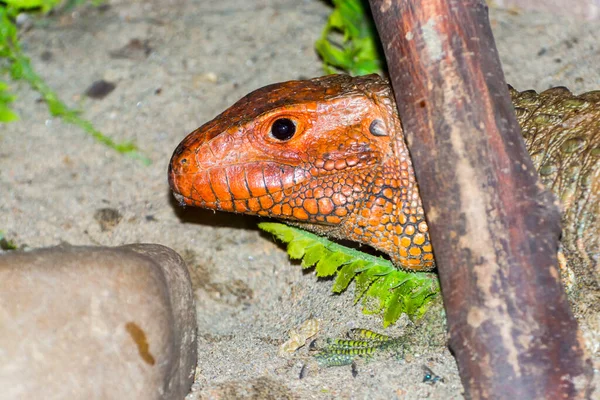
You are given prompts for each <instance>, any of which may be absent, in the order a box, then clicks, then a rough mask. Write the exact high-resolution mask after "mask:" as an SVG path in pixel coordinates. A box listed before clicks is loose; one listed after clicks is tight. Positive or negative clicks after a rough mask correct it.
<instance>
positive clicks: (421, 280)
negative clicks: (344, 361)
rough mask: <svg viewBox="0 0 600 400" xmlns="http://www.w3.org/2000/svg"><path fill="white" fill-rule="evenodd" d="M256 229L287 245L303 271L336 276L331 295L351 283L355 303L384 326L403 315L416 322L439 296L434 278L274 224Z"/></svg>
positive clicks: (437, 285) (267, 223)
mask: <svg viewBox="0 0 600 400" xmlns="http://www.w3.org/2000/svg"><path fill="white" fill-rule="evenodd" d="M258 226H259V227H260V228H261V229H262V230H264V231H266V232H269V233H271V234H273V235H274V236H275V237H276V238H277V239H279V240H280V241H282V242H284V243H287V245H288V254H289V255H290V257H291V258H294V259H300V258H303V259H302V267H303V268H307V267H310V266H312V265H315V264H316V268H315V272H316V275H317V276H318V277H324V276H333V275H336V279H335V281H334V284H333V287H332V291H333V292H334V293H340V292H342V291H344V290H345V289H346V288H347V287H348V286H349V285H350V283H351V282H352V280H354V282H355V284H356V288H355V302H358V301H360V300H362V303H363V312H365V313H382V314H383V323H384V326H388V325H390V324H393V323H395V322H396V321H397V320H398V318H399V317H400V315H401V314H402V313H403V312H404V313H406V314H408V316H409V317H410V318H411V319H417V318H420V317H421V316H423V314H424V313H425V311H426V310H427V308H428V306H429V304H430V303H431V301H432V300H433V299H434V298H435V297H436V296H437V294H438V292H439V284H438V281H437V277H436V276H435V275H433V274H431V273H415V272H407V271H402V270H398V269H396V268H395V267H394V266H393V265H392V263H391V262H390V261H388V260H385V259H383V258H380V257H375V256H372V255H370V254H365V253H362V252H360V251H358V250H355V249H351V248H348V247H345V246H342V245H340V244H338V243H334V242H331V241H330V240H328V239H326V238H324V237H321V236H318V235H315V234H313V233H310V232H306V231H303V230H302V229H299V228H294V227H291V226H287V225H284V224H280V223H275V222H262V223H260V224H259V225H258Z"/></svg>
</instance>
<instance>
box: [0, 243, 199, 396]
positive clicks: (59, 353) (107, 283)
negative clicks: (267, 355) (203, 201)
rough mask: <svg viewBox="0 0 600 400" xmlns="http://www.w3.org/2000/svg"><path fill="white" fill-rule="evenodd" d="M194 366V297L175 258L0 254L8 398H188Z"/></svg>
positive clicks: (134, 251) (74, 251)
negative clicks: (41, 394) (41, 396)
mask: <svg viewBox="0 0 600 400" xmlns="http://www.w3.org/2000/svg"><path fill="white" fill-rule="evenodd" d="M195 365H196V319H195V308H194V301H193V292H192V287H191V281H190V277H189V274H188V271H187V269H186V266H185V263H184V262H183V260H182V259H181V257H180V256H179V255H178V254H177V253H176V252H175V251H173V250H171V249H169V248H167V247H164V246H161V245H156V244H132V245H127V246H121V247H114V248H110V247H75V246H65V245H62V246H58V247H52V248H47V249H37V250H33V251H8V252H4V253H1V252H0V388H2V394H1V396H0V397H1V398H2V399H26V398H37V397H38V396H39V393H40V389H41V390H42V391H43V393H44V398H45V399H83V398H94V399H126V398H127V399H175V398H184V397H185V395H186V394H187V393H188V392H189V390H190V387H191V385H192V382H193V377H194V370H195Z"/></svg>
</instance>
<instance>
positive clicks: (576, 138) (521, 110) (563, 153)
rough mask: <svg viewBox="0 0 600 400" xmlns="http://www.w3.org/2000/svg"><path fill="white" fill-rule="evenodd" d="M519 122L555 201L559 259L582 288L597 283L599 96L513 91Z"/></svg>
mask: <svg viewBox="0 0 600 400" xmlns="http://www.w3.org/2000/svg"><path fill="white" fill-rule="evenodd" d="M511 97H512V99H513V103H514V105H515V110H516V113H517V120H518V121H519V124H520V125H521V130H522V132H523V138H524V139H525V144H526V146H527V148H528V150H529V153H530V154H531V158H532V159H533V163H534V165H535V167H536V169H537V170H538V172H539V174H540V178H541V180H542V183H543V184H544V185H546V186H547V187H548V188H550V189H551V190H552V191H553V192H554V193H555V194H556V195H557V196H558V198H559V200H560V203H561V206H562V210H563V215H562V227H563V232H562V239H561V247H562V253H563V254H564V256H565V257H566V261H567V264H568V265H569V267H571V268H572V269H573V271H574V272H575V275H576V276H577V278H578V280H579V281H580V282H579V283H580V286H588V287H590V288H592V289H593V290H594V291H593V292H590V294H591V295H592V296H594V297H598V295H600V292H598V289H599V286H600V282H599V278H600V270H599V268H600V264H599V261H600V260H599V258H600V91H594V92H588V93H584V94H582V95H580V96H573V94H571V92H570V91H569V90H568V89H566V88H564V87H556V88H553V89H549V90H546V91H544V92H542V93H540V94H537V93H536V92H534V91H531V90H529V91H525V92H520V93H519V92H517V91H516V90H513V89H512V88H511Z"/></svg>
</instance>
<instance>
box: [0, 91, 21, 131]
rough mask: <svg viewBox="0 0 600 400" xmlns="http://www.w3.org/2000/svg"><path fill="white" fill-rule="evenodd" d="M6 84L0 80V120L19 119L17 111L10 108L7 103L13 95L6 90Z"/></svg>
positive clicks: (12, 99) (11, 99) (12, 98)
mask: <svg viewBox="0 0 600 400" xmlns="http://www.w3.org/2000/svg"><path fill="white" fill-rule="evenodd" d="M8 89H9V87H8V85H7V84H6V83H5V82H2V81H0V122H11V121H16V120H18V119H19V116H18V115H17V113H15V112H14V111H13V110H11V109H10V107H9V104H10V103H12V102H13V101H14V99H15V96H14V95H12V94H10V93H9V92H8Z"/></svg>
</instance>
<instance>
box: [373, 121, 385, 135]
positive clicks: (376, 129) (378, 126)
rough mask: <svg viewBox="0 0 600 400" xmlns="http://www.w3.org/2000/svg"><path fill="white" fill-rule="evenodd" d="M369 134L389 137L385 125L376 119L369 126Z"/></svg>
mask: <svg viewBox="0 0 600 400" xmlns="http://www.w3.org/2000/svg"><path fill="white" fill-rule="evenodd" d="M369 132H371V135H373V136H387V135H388V133H387V130H386V129H385V124H384V123H383V121H382V120H380V119H374V120H373V122H371V125H369Z"/></svg>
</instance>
